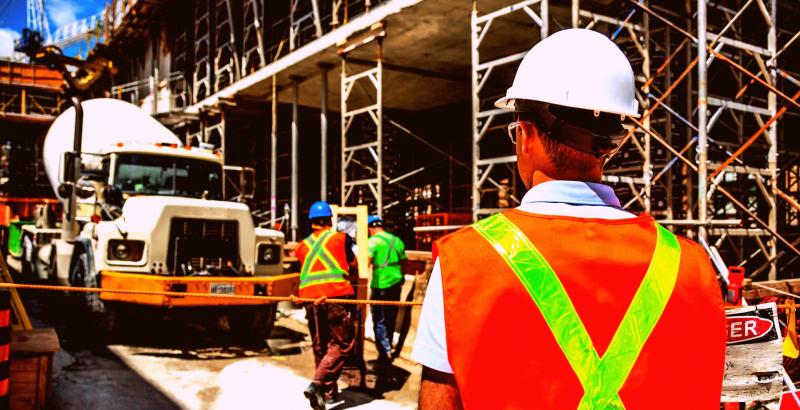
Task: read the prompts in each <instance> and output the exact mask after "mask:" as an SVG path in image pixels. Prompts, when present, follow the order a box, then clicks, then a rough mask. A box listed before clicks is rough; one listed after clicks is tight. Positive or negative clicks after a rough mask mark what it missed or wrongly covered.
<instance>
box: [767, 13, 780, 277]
mask: <svg viewBox="0 0 800 410" xmlns="http://www.w3.org/2000/svg"><path fill="white" fill-rule="evenodd" d="M777 8H778V4H777V0H771V1H770V16H769V17H770V26H769V32H768V33H767V48H768V49H769V55H770V60H769V63H770V64H769V66H768V67H767V69H768V70H769V77H770V78H768V79H766V80H767V81H768V82H769V83H770V84H771V85H772V86H774V87H777V85H778V81H777V76H778V73H777V70H776V69H775V67H776V66H777V61H775V59H776V53H777V50H778V39H777V27H776V25H777V23H778V19H777ZM767 109H768V110H769V115H770V118H771V117H774V116H775V114H776V113H777V112H778V96H777V95H776V94H775V93H774V92H770V93H769V94H767ZM767 140H769V153H768V154H767V167H768V168H769V179H770V185H771V186H772V187H776V188H777V186H778V124H777V122H773V123H772V125H770V127H769V128H768V129H767ZM770 198H771V201H770V204H769V206H770V208H769V219H768V221H767V223H768V224H769V227H770V229H772V230H773V231H774V232H777V231H778V205H777V203H778V197H777V195H776V194H775V191H772V192H771V193H770ZM777 256H778V239H777V238H775V237H774V236H773V237H772V238H770V240H769V260H770V261H772V262H771V263H770V266H769V274H768V279H769V280H776V279H777V278H778V258H777Z"/></svg>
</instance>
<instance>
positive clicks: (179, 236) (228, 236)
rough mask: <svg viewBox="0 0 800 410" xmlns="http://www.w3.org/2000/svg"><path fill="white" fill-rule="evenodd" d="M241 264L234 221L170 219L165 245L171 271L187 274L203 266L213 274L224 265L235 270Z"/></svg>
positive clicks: (237, 226) (199, 269)
mask: <svg viewBox="0 0 800 410" xmlns="http://www.w3.org/2000/svg"><path fill="white" fill-rule="evenodd" d="M240 265H241V263H240V261H239V223H238V222H237V221H221V220H209V219H193V218H173V219H172V221H171V222H170V227H169V246H168V248H167V267H168V268H169V270H170V272H174V274H175V275H189V274H193V273H197V272H200V271H203V270H205V271H207V273H209V274H216V273H217V272H218V271H219V270H223V269H224V268H226V267H232V268H234V269H237V270H238V269H240V267H241V266H240ZM220 274H222V273H220Z"/></svg>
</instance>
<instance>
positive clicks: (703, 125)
mask: <svg viewBox="0 0 800 410" xmlns="http://www.w3.org/2000/svg"><path fill="white" fill-rule="evenodd" d="M706 34H707V33H706V0H697V42H698V44H697V59H698V60H699V61H701V62H703V64H698V65H697V134H698V135H697V138H698V139H697V205H698V220H699V222H700V224H699V225H698V227H697V235H698V238H699V239H700V240H705V239H706V227H705V224H706V222H707V220H708V200H707V196H706V189H707V184H708V164H707V162H708V132H707V130H708V127H707V124H708V111H707V110H708V107H707V106H708V96H707V92H708V73H707V69H708V66H707V65H706V64H705V61H706V60H707V59H708V55H707V54H708V52H707V48H706V45H707V43H708V42H707V39H706Z"/></svg>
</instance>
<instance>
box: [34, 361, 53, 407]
mask: <svg viewBox="0 0 800 410" xmlns="http://www.w3.org/2000/svg"><path fill="white" fill-rule="evenodd" d="M51 362H52V354H49V355H47V356H45V357H42V359H41V360H39V384H38V386H37V389H38V397H37V399H38V400H37V402H38V406H37V407H38V408H40V409H43V408H44V404H45V401H46V400H47V393H48V390H49V388H50V376H51V375H50V363H51Z"/></svg>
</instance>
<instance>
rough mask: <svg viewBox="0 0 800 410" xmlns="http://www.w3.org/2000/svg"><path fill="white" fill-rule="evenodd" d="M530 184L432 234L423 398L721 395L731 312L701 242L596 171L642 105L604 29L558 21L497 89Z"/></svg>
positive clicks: (507, 405) (443, 402)
mask: <svg viewBox="0 0 800 410" xmlns="http://www.w3.org/2000/svg"><path fill="white" fill-rule="evenodd" d="M495 105H496V106H497V107H498V108H501V109H506V110H510V111H513V112H514V118H513V122H511V123H510V124H509V125H508V132H509V136H510V138H511V142H512V143H513V144H516V154H517V169H518V171H519V175H520V177H521V179H522V181H523V182H524V183H525V186H526V187H527V188H528V192H527V193H526V195H525V196H524V198H523V199H522V201H521V204H520V206H519V207H518V208H516V209H512V210H508V211H506V212H503V213H500V214H495V215H492V216H490V217H488V218H485V219H482V220H480V221H478V222H477V223H475V224H473V225H471V226H469V227H467V228H464V229H462V230H460V231H458V232H456V233H453V234H451V235H448V236H446V237H445V238H443V239H441V240H440V241H438V242H437V244H436V247H435V251H434V254H435V255H438V258H437V259H436V261H435V264H434V269H433V272H432V275H431V278H430V282H429V284H428V288H427V294H426V296H425V301H424V305H423V308H422V313H421V317H420V324H419V328H418V330H417V339H416V342H415V346H414V350H413V353H412V356H413V357H414V358H415V360H417V361H418V362H420V363H422V364H423V366H424V367H423V373H422V385H421V390H420V403H419V404H420V406H419V408H420V409H422V410H427V409H456V408H462V407H463V408H465V409H576V408H577V409H622V408H628V409H662V408H674V406H675V405H676V404H677V403H678V402H679V403H681V404H682V405H685V406H687V407H690V408H695V409H712V408H718V407H719V400H720V393H721V385H722V375H723V371H724V358H725V315H724V311H723V307H722V298H721V295H720V290H719V285H718V282H717V280H716V275H715V273H714V272H713V270H712V267H711V264H710V261H709V258H708V257H707V255H706V254H705V253H704V252H703V249H702V248H701V247H700V246H699V245H697V244H696V243H694V242H692V241H689V240H687V239H684V238H679V237H677V236H675V235H674V234H672V233H671V232H670V231H668V230H667V229H665V228H663V227H662V226H660V225H658V224H657V223H656V222H655V220H654V219H653V217H652V216H650V215H647V214H643V215H640V216H635V215H633V214H630V213H628V212H626V211H625V210H623V209H622V207H621V206H620V202H619V200H618V199H617V197H616V196H615V193H614V190H613V189H612V188H611V187H608V186H606V185H603V184H601V183H600V181H601V177H602V170H603V166H604V164H605V163H606V161H607V160H608V158H609V157H610V156H611V155H612V154H614V153H615V151H616V150H617V149H618V148H619V145H620V144H621V142H622V141H623V140H624V137H625V135H626V130H625V129H624V128H623V121H624V118H625V117H628V116H631V117H638V115H639V114H638V104H637V101H636V99H635V85H634V76H633V70H632V69H631V66H630V63H629V62H628V60H627V59H626V57H625V55H624V54H623V53H622V52H621V51H620V49H619V48H618V47H617V46H616V45H615V44H614V43H613V42H612V41H611V40H609V39H608V38H607V37H605V36H604V35H602V34H600V33H597V32H594V31H590V30H584V29H568V30H563V31H560V32H557V33H555V34H553V35H552V36H550V37H548V38H546V39H544V40H542V41H541V42H539V43H538V44H537V45H536V46H535V47H533V49H532V50H531V51H530V52H529V53H528V54H527V55H526V56H525V58H524V59H523V60H522V63H521V65H520V66H519V68H518V70H517V74H516V77H515V79H514V84H513V86H512V87H511V88H510V89H509V90H508V92H507V95H506V96H505V97H504V98H501V99H500V100H499V101H497V102H496V103H495Z"/></svg>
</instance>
